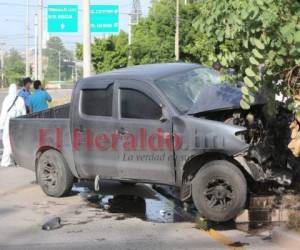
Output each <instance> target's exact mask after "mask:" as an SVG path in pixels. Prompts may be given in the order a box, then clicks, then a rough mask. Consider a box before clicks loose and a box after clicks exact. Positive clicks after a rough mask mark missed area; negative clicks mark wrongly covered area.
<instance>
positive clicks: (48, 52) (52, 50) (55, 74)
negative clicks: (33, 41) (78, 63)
mask: <svg viewBox="0 0 300 250" xmlns="http://www.w3.org/2000/svg"><path fill="white" fill-rule="evenodd" d="M59 53H60V55H61V58H60V59H61V79H62V80H69V79H70V78H71V76H72V65H71V64H72V63H71V62H72V61H73V54H72V52H71V51H69V50H67V49H66V48H65V46H64V44H63V42H62V41H61V39H60V38H59V37H51V38H50V39H49V41H48V42H47V48H46V49H45V56H47V58H48V64H47V68H46V72H45V80H46V81H53V80H55V81H57V80H58V79H59Z"/></svg>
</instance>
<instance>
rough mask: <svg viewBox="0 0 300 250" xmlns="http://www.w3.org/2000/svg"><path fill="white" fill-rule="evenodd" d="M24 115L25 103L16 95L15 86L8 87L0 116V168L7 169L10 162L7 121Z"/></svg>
mask: <svg viewBox="0 0 300 250" xmlns="http://www.w3.org/2000/svg"><path fill="white" fill-rule="evenodd" d="M25 114H26V108H25V102H24V100H23V98H21V97H19V96H18V95H17V85H16V84H11V85H10V86H9V90H8V95H7V96H6V97H5V99H4V101H3V104H2V110H1V115H0V129H1V130H2V143H3V147H4V150H3V155H2V160H1V166H2V167H9V166H10V165H11V164H12V161H11V145H10V140H9V120H10V119H11V118H15V117H18V116H21V115H25Z"/></svg>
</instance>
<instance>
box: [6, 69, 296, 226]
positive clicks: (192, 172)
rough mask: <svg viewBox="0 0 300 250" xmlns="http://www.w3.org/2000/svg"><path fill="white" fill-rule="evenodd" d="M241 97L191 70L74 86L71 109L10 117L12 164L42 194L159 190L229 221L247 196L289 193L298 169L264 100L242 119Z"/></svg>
mask: <svg viewBox="0 0 300 250" xmlns="http://www.w3.org/2000/svg"><path fill="white" fill-rule="evenodd" d="M240 99H241V92H240V89H239V88H238V87H235V86H233V85H229V84H226V83H224V81H222V80H221V76H220V74H219V73H218V72H216V71H214V70H212V69H210V68H206V67H203V66H200V65H197V64H185V63H173V64H154V65H143V66H135V67H129V68H125V69H120V70H115V71H112V72H109V73H104V74H100V75H97V76H93V77H89V78H86V79H83V80H80V81H79V82H78V83H77V84H76V86H75V88H74V90H73V94H72V100H71V103H70V104H66V105H63V106H58V107H56V108H52V109H48V110H46V111H42V112H39V113H34V114H29V115H26V116H23V117H19V118H16V119H12V120H11V123H10V138H11V144H12V149H13V156H14V159H15V161H16V163H17V164H19V165H20V166H22V167H25V168H28V169H31V170H33V171H35V172H36V176H37V181H38V183H39V184H40V186H41V188H42V189H43V191H44V192H45V193H46V194H47V195H49V196H54V197H61V196H63V195H65V194H67V193H68V192H69V191H70V189H71V188H72V185H73V183H74V181H80V180H97V182H99V181H100V182H101V180H104V179H110V180H117V181H120V182H122V183H124V182H125V183H126V182H127V183H152V184H165V185H170V186H177V187H179V188H180V190H181V200H182V201H188V200H191V199H192V201H193V202H194V204H195V207H196V208H197V209H198V211H199V213H200V214H201V215H202V216H203V217H206V218H207V219H210V220H212V221H219V222H221V221H228V220H230V219H233V218H235V217H236V216H237V215H238V214H239V213H240V212H241V211H242V210H243V209H244V208H245V205H246V201H247V197H248V194H249V193H251V192H257V190H262V189H263V190H267V189H269V188H280V187H284V186H290V185H291V184H292V180H293V173H294V172H295V171H294V169H293V168H295V167H296V165H297V164H295V162H293V159H291V156H290V155H289V154H287V153H283V150H284V151H285V150H286V148H287V147H286V146H283V145H284V140H283V139H279V140H280V141H277V142H276V140H277V139H278V138H284V137H282V135H281V134H280V133H284V132H283V131H287V129H286V126H287V124H288V123H287V122H286V120H287V119H285V118H284V119H283V120H284V121H285V122H283V123H282V124H283V125H280V124H281V123H280V119H277V120H276V126H277V127H276V129H275V128H274V126H275V125H274V124H275V123H273V124H272V126H271V125H270V124H268V123H267V122H266V120H265V119H264V118H263V114H262V109H263V106H264V104H265V103H264V101H262V100H260V99H259V98H256V101H255V102H254V103H253V104H252V106H251V109H250V110H249V111H244V110H241V108H240V104H239V102H240ZM278 126H279V127H280V126H282V128H279V129H278ZM272 128H273V129H272ZM280 136H281V137H280ZM277 137H278V138H277ZM95 183H96V181H95ZM95 185H96V184H95ZM257 187H260V188H257ZM261 187H263V188H261ZM265 187H266V188H265Z"/></svg>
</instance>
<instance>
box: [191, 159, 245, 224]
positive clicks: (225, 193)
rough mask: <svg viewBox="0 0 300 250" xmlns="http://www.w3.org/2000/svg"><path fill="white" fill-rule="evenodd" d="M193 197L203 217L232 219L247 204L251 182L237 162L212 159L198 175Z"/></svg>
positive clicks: (217, 220) (218, 220) (194, 184)
mask: <svg viewBox="0 0 300 250" xmlns="http://www.w3.org/2000/svg"><path fill="white" fill-rule="evenodd" d="M192 197H193V201H194V204H195V206H196V208H197V209H198V211H199V213H200V216H203V217H205V218H207V219H208V220H211V221H215V222H225V221H229V220H231V219H234V218H236V217H237V216H238V215H239V213H241V211H242V210H243V209H244V207H245V203H246V199H247V182H246V179H245V177H244V175H243V173H242V172H241V171H240V170H239V169H238V168H237V167H236V166H235V165H234V164H232V163H230V162H228V161H225V160H216V161H211V162H209V163H206V164H205V165H204V166H203V167H202V168H201V169H200V170H199V171H198V173H197V174H196V176H195V177H194V179H193V181H192Z"/></svg>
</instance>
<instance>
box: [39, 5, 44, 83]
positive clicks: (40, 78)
mask: <svg viewBox="0 0 300 250" xmlns="http://www.w3.org/2000/svg"><path fill="white" fill-rule="evenodd" d="M39 3H40V4H39V5H40V6H39V7H40V10H39V44H38V47H39V49H38V78H39V80H41V81H42V80H43V9H44V2H43V0H39Z"/></svg>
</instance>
